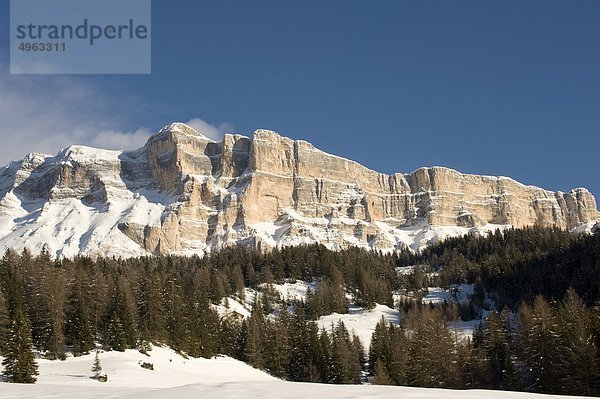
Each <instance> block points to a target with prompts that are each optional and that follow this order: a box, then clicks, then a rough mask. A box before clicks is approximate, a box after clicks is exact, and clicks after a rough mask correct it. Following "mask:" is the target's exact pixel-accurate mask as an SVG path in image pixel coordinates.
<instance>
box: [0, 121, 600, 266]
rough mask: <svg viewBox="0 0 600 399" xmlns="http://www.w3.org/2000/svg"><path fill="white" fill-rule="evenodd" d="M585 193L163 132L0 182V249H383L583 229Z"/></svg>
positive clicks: (29, 162) (26, 166) (290, 146)
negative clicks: (516, 231)
mask: <svg viewBox="0 0 600 399" xmlns="http://www.w3.org/2000/svg"><path fill="white" fill-rule="evenodd" d="M597 220H600V213H599V212H598V211H597V208H596V201H595V199H594V197H593V195H592V194H591V193H590V192H588V191H587V190H586V189H582V188H579V189H575V190H572V191H570V192H568V193H563V192H551V191H547V190H543V189H541V188H537V187H533V186H526V185H523V184H521V183H518V182H516V181H514V180H512V179H510V178H507V177H490V176H478V175H468V174H462V173H459V172H457V171H455V170H451V169H447V168H443V167H432V168H421V169H418V170H416V171H414V172H412V173H409V174H401V173H395V174H392V175H387V174H383V173H378V172H376V171H373V170H370V169H368V168H366V167H364V166H362V165H360V164H358V163H356V162H353V161H350V160H347V159H344V158H341V157H338V156H334V155H330V154H327V153H325V152H323V151H320V150H319V149H317V148H315V147H314V146H313V145H311V144H310V143H308V142H306V141H302V140H291V139H289V138H286V137H283V136H280V135H279V134H277V133H275V132H273V131H269V130H257V131H255V132H254V135H253V138H252V139H250V138H248V137H245V136H241V135H229V134H228V135H225V137H224V138H223V140H222V141H220V142H214V141H212V140H210V139H208V138H206V137H204V136H203V135H201V134H200V133H198V132H196V131H195V130H193V129H192V128H191V127H189V126H187V125H185V124H182V123H173V124H171V125H169V126H166V127H164V128H163V129H161V130H160V131H159V132H158V133H156V134H155V135H153V136H151V137H150V138H149V139H148V142H147V143H146V145H145V146H144V147H142V148H140V149H138V150H136V151H133V152H123V151H109V150H101V149H95V148H90V147H84V146H71V147H68V148H66V149H64V150H62V151H60V152H59V153H58V154H57V155H55V156H50V155H44V154H37V153H33V154H29V155H28V156H26V157H25V158H24V159H23V160H21V161H16V162H12V163H11V164H9V165H7V166H5V167H4V168H3V169H2V170H1V172H0V237H1V238H0V249H1V250H5V249H6V248H13V249H16V250H20V249H22V248H24V247H27V248H29V249H30V250H32V251H33V252H39V251H41V250H42V249H45V250H48V251H49V252H50V253H51V254H52V255H56V256H69V257H70V256H75V255H77V254H87V255H91V256H97V255H105V256H112V255H115V256H123V257H127V256H138V255H147V254H185V255H190V254H202V253H205V252H208V251H212V250H215V249H218V248H221V247H223V246H225V245H230V244H234V243H241V244H244V245H247V246H250V247H253V248H258V249H266V248H269V247H273V246H276V245H299V244H302V243H308V242H321V243H323V244H325V245H327V246H329V247H330V248H334V249H335V248H342V247H346V246H349V245H357V246H362V247H370V248H375V249H381V250H392V249H395V248H396V249H397V248H401V247H403V246H410V247H411V248H413V249H417V248H420V247H422V246H424V245H427V244H429V243H431V242H434V241H436V240H439V239H440V238H443V237H446V236H449V235H457V234H466V233H482V232H486V231H490V230H494V229H496V228H507V227H509V226H515V227H522V226H530V225H541V226H556V227H560V228H564V229H570V230H577V231H585V230H589V229H591V228H592V226H594V224H595V222H596V221H597Z"/></svg>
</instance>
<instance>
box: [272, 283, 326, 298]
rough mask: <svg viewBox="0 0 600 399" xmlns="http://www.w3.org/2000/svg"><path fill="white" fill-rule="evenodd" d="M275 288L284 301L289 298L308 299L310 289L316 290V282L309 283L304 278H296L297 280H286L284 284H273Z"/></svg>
mask: <svg viewBox="0 0 600 399" xmlns="http://www.w3.org/2000/svg"><path fill="white" fill-rule="evenodd" d="M271 285H272V286H273V288H275V290H276V291H277V292H278V293H279V296H280V297H281V299H283V300H284V301H287V300H296V301H304V300H306V294H307V292H308V290H309V289H310V290H312V291H314V289H315V286H316V284H315V283H308V282H306V281H302V280H296V281H295V282H293V283H291V282H286V283H283V284H271Z"/></svg>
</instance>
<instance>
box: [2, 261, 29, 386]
mask: <svg viewBox="0 0 600 399" xmlns="http://www.w3.org/2000/svg"><path fill="white" fill-rule="evenodd" d="M13 261H14V260H13V257H12V254H10V253H8V252H7V253H6V254H5V256H4V257H3V259H2V270H1V272H2V287H1V288H2V291H4V293H5V295H6V302H5V304H6V309H7V313H8V318H9V320H10V323H9V329H8V334H7V341H6V344H5V345H6V346H5V353H4V354H5V358H4V360H3V361H2V366H4V375H5V376H6V377H7V378H8V382H17V383H34V382H35V381H36V375H37V374H38V371H37V369H38V366H37V363H36V361H35V355H34V353H33V342H32V338H31V327H30V324H29V320H28V318H27V313H26V312H25V304H24V303H23V293H22V286H21V283H20V281H19V277H18V275H16V273H15V272H14V266H15V265H14V263H13Z"/></svg>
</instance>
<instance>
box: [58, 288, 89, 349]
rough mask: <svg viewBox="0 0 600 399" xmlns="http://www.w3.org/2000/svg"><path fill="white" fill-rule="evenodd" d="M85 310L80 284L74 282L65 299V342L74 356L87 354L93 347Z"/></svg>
mask: <svg viewBox="0 0 600 399" xmlns="http://www.w3.org/2000/svg"><path fill="white" fill-rule="evenodd" d="M86 309H87V306H86V303H85V302H84V300H83V295H82V293H81V286H80V282H79V281H78V280H76V281H75V282H74V284H73V286H72V288H71V293H70V294H69V297H68V299H67V320H66V323H65V341H66V343H67V345H71V346H72V348H73V355H74V356H80V355H82V354H85V353H88V352H89V351H90V350H91V349H92V348H93V347H94V339H93V336H92V328H91V323H90V321H89V318H88V315H87V312H86Z"/></svg>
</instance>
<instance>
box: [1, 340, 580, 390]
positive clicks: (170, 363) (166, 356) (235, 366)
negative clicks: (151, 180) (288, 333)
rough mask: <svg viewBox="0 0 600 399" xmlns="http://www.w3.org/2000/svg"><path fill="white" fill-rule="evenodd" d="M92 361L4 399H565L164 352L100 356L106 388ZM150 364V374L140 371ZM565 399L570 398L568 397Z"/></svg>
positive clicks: (65, 367) (50, 367) (53, 367)
mask: <svg viewBox="0 0 600 399" xmlns="http://www.w3.org/2000/svg"><path fill="white" fill-rule="evenodd" d="M93 357H94V356H93V355H86V356H82V357H78V358H73V357H69V358H67V360H65V361H50V360H39V370H40V375H39V377H38V382H37V383H36V384H9V383H6V382H0V397H2V398H3V399H24V398H28V399H50V398H52V399H54V398H61V399H87V398H114V399H116V398H131V399H133V398H140V399H154V398H156V399H164V398H177V399H192V398H193V399H196V398H215V399H229V398H232V399H233V398H236V399H239V398H247V399H269V398H273V399H282V398H290V399H292V398H298V399H306V398H323V397H326V398H330V399H336V398H346V399H353V398H372V399H384V398H385V399H388V398H406V399H417V398H418V399H423V398H431V399H438V398H439V399H454V398H455V399H463V398H466V399H469V398H482V399H505V398H507V399H513V398H514V399H519V398H539V399H544V398H555V399H559V398H567V397H561V396H555V395H535V394H525V393H514V392H499V391H481V390H480V391H476V390H474V391H455V390H442V389H422V388H407V387H389V386H373V385H354V386H350V385H324V384H309V383H292V382H285V381H281V380H277V379H275V378H273V377H271V376H269V375H267V374H265V373H264V372H262V371H259V370H256V369H253V368H252V367H250V366H248V365H246V364H244V363H242V362H239V361H237V360H233V359H230V358H226V357H219V358H214V359H194V358H189V359H184V358H182V357H181V356H179V355H178V354H176V353H174V352H173V351H171V350H169V349H165V348H154V349H153V350H152V351H150V352H149V356H146V355H143V354H141V353H139V352H137V351H134V350H127V351H125V352H102V353H101V354H100V361H101V365H102V368H103V372H105V373H106V374H107V376H108V382H106V383H101V382H98V381H96V380H93V379H91V378H90V377H91V376H92V373H91V371H90V369H91V367H92V363H93ZM142 362H148V363H152V365H153V367H154V370H147V369H144V368H142V367H141V366H140V364H141V363H142ZM569 398H574V397H572V396H570V397H569Z"/></svg>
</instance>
